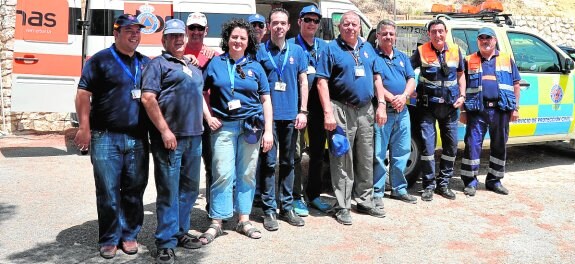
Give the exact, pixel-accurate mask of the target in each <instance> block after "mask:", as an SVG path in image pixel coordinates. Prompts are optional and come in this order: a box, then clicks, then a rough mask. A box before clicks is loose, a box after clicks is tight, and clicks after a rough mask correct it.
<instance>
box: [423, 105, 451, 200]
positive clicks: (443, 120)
mask: <svg viewBox="0 0 575 264" xmlns="http://www.w3.org/2000/svg"><path fill="white" fill-rule="evenodd" d="M418 118H419V123H420V126H421V138H422V140H423V150H422V154H421V162H422V163H421V171H422V176H421V179H422V186H423V188H424V189H425V188H429V189H435V187H436V182H437V185H439V186H441V187H447V186H448V185H449V179H450V178H451V177H452V176H453V166H454V164H455V156H456V154H457V120H458V118H459V114H458V112H457V109H455V108H453V106H452V105H448V104H436V103H432V104H430V105H429V107H421V106H418ZM436 122H437V123H438V124H439V136H440V137H441V144H442V151H441V160H440V162H439V174H438V175H437V179H436V177H435V145H436V143H437V135H436V132H435V123H436Z"/></svg>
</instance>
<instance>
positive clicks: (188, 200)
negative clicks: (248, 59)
mask: <svg viewBox="0 0 575 264" xmlns="http://www.w3.org/2000/svg"><path fill="white" fill-rule="evenodd" d="M185 33H186V26H185V24H184V22H183V21H181V20H179V19H171V20H169V21H167V22H166V27H165V29H164V34H163V36H162V44H163V45H164V49H165V51H163V52H162V55H161V56H158V57H155V58H154V59H153V60H152V61H151V62H150V63H149V65H148V66H147V67H146V69H145V70H144V72H143V77H142V104H143V105H144V108H145V109H146V112H147V113H148V117H149V118H150V121H152V123H153V125H151V126H150V128H149V130H150V142H151V149H152V157H153V159H154V168H155V169H154V178H155V179H156V191H157V195H158V197H157V198H156V214H157V218H158V226H157V229H156V234H155V237H156V246H157V255H156V263H174V259H175V255H174V248H175V247H176V246H178V247H183V248H188V249H195V248H199V247H201V242H200V241H199V240H198V239H196V238H192V237H191V236H190V235H189V234H188V230H189V229H190V213H191V211H192V207H193V206H194V203H195V201H196V198H197V197H198V194H199V183H200V164H201V156H200V153H201V151H202V132H203V125H202V119H203V118H202V117H203V107H207V106H206V104H205V102H204V99H203V96H202V88H203V86H204V82H203V77H202V73H201V71H200V70H199V69H198V68H197V67H195V66H193V65H192V64H191V62H190V60H189V59H188V58H186V57H184V49H185Z"/></svg>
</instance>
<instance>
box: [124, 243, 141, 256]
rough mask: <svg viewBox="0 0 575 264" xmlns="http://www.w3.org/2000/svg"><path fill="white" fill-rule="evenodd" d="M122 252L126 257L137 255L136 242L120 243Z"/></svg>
mask: <svg viewBox="0 0 575 264" xmlns="http://www.w3.org/2000/svg"><path fill="white" fill-rule="evenodd" d="M122 251H124V253H126V254H128V255H134V254H136V253H138V241H136V240H132V241H122Z"/></svg>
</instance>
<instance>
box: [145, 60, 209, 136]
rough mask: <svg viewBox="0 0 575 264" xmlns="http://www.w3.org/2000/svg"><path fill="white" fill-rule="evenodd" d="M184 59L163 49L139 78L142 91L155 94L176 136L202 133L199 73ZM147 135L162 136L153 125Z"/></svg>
mask: <svg viewBox="0 0 575 264" xmlns="http://www.w3.org/2000/svg"><path fill="white" fill-rule="evenodd" d="M184 60H185V63H184V62H183V61H180V60H178V59H176V58H175V57H173V56H172V55H170V54H169V53H166V52H165V51H164V52H162V55H161V56H158V57H155V58H154V59H153V60H152V61H151V62H150V63H149V64H148V66H146V68H145V69H144V75H143V77H142V92H151V93H155V94H156V95H157V97H156V98H157V100H158V104H159V106H160V109H161V111H162V115H163V116H164V119H165V120H166V123H168V127H170V130H171V131H172V133H174V135H175V136H176V137H182V136H198V135H201V134H202V132H203V125H202V116H203V109H202V101H203V99H204V98H203V96H202V89H203V85H204V82H203V78H202V73H201V72H200V70H199V69H198V68H197V67H195V66H193V65H192V64H191V63H190V61H189V60H188V59H186V58H184ZM150 137H152V138H156V139H161V134H160V132H159V131H158V130H157V129H156V127H155V126H154V125H153V124H152V125H150Z"/></svg>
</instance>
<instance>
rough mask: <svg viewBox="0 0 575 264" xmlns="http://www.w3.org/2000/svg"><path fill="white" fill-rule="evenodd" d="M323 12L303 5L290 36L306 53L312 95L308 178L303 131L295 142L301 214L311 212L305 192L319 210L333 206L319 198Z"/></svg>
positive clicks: (297, 208)
mask: <svg viewBox="0 0 575 264" xmlns="http://www.w3.org/2000/svg"><path fill="white" fill-rule="evenodd" d="M320 20H321V13H320V11H319V9H318V8H317V7H316V6H315V5H309V6H306V7H304V8H303V9H302V10H301V12H300V13H299V19H298V21H297V23H298V25H299V34H298V35H297V36H296V37H295V38H291V39H288V42H289V43H294V44H296V45H299V46H300V47H301V48H302V49H303V50H304V52H305V53H306V55H307V61H308V65H307V84H308V88H309V98H308V103H307V109H308V111H309V113H308V126H307V133H308V139H309V140H308V142H309V171H308V174H307V177H305V174H302V170H301V157H302V151H303V148H304V147H305V141H304V132H305V130H303V129H302V130H298V140H297V141H296V151H295V158H294V164H295V178H294V189H293V196H294V210H295V212H296V213H297V214H298V215H299V216H307V215H308V214H309V211H308V208H307V204H306V202H305V200H304V195H307V198H308V201H309V202H310V204H311V205H313V206H314V207H315V208H317V209H318V210H320V211H323V212H327V211H329V210H330V208H331V206H330V205H329V204H327V203H324V202H322V201H321V199H320V197H319V196H320V194H321V187H322V182H321V176H322V173H321V171H322V165H323V153H324V150H325V140H326V133H325V130H324V129H323V110H322V109H321V103H320V102H319V96H318V94H317V82H315V80H316V78H315V73H316V67H317V59H318V56H319V50H320V49H322V48H323V47H325V45H327V43H326V42H325V41H324V40H323V39H320V38H316V37H315V33H316V32H317V30H318V29H319V22H320Z"/></svg>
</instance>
